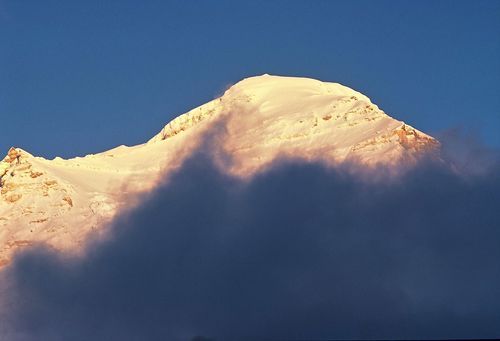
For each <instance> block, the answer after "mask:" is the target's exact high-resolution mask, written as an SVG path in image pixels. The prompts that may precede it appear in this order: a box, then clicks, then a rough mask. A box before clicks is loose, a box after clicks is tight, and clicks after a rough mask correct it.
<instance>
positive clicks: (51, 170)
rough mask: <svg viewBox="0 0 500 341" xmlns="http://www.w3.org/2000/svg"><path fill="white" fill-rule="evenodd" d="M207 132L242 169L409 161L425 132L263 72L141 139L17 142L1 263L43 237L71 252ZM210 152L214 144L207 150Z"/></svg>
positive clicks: (345, 97) (424, 146)
mask: <svg viewBox="0 0 500 341" xmlns="http://www.w3.org/2000/svg"><path fill="white" fill-rule="evenodd" d="M207 134H210V136H213V137H214V138H215V139H212V140H215V141H216V143H215V144H214V145H211V148H214V149H217V151H216V153H215V154H216V155H226V156H228V157H224V158H221V160H223V161H221V160H219V161H221V162H220V166H221V167H222V169H223V170H224V171H227V172H229V173H231V174H233V175H235V176H241V177H249V176H251V175H252V174H254V173H255V172H256V171H259V170H261V169H263V168H264V167H265V166H267V165H269V164H270V163H271V162H272V161H273V160H275V159H276V158H278V157H281V156H288V157H294V158H299V159H304V160H310V161H322V162H324V163H326V164H329V165H338V164H341V163H343V162H346V161H348V162H350V163H352V164H357V165H362V166H363V167H364V168H370V167H374V166H377V165H383V166H387V167H389V168H394V169H396V168H398V167H399V166H401V165H405V166H408V165H410V166H411V165H413V164H415V162H417V160H418V158H419V157H420V156H421V155H422V154H423V153H428V152H431V153H435V152H437V151H438V150H439V143H438V142H437V141H436V140H435V139H433V138H432V137H430V136H428V135H426V134H424V133H422V132H420V131H418V130H416V129H414V128H412V127H410V126H408V125H406V124H404V123H403V122H401V121H397V120H395V119H393V118H391V117H389V116H388V115H386V114H385V113H384V112H383V111H382V110H380V109H379V108H378V107H377V106H376V105H375V104H373V103H371V102H370V100H369V99H368V98H367V97H366V96H364V95H362V94H360V93H359V92H356V91H354V90H352V89H350V88H347V87H345V86H342V85H340V84H337V83H325V82H321V81H318V80H313V79H308V78H294V77H278V76H270V75H263V76H259V77H251V78H247V79H244V80H243V81H241V82H239V83H237V84H235V85H234V86H232V87H231V88H230V89H229V90H227V91H226V92H225V93H224V95H223V96H222V97H220V98H217V99H215V100H213V101H210V102H208V103H206V104H204V105H202V106H200V107H198V108H195V109H193V110H191V111H189V112H188V113H186V114H183V115H181V116H179V117H177V118H176V119H174V120H173V121H171V122H170V123H168V124H167V125H166V126H165V127H164V128H163V129H162V130H161V132H160V133H158V134H157V135H156V136H154V137H153V138H151V139H150V140H149V141H148V142H147V143H144V144H141V145H138V146H133V147H126V146H120V147H117V148H114V149H112V150H109V151H106V152H103V153H99V154H95V155H87V156H85V157H77V158H73V159H69V160H64V159H61V158H55V159H54V160H46V159H44V158H40V157H34V156H32V155H31V154H29V153H28V152H26V151H24V150H22V149H19V148H15V149H12V150H11V151H10V152H9V155H8V156H7V157H6V158H5V159H4V161H2V162H0V178H1V188H0V196H1V198H0V266H2V265H5V264H8V262H9V261H10V259H11V257H12V255H13V252H14V251H15V250H17V249H18V248H20V247H25V246H29V245H31V244H33V243H37V242H44V243H46V244H47V245H49V246H51V247H53V248H56V249H58V250H65V251H71V252H78V251H79V250H81V249H82V248H81V246H82V245H83V243H84V242H85V239H86V238H87V237H88V236H89V233H90V232H91V231H96V232H100V231H102V229H101V227H103V226H104V225H105V224H106V222H108V221H110V219H112V218H113V216H114V215H115V214H117V212H119V211H120V210H121V209H123V208H124V207H125V206H126V205H127V206H128V205H134V204H135V203H136V202H137V201H140V198H141V196H140V194H141V193H146V192H147V191H149V190H150V189H152V188H154V187H155V185H157V184H158V183H159V181H161V180H162V179H164V178H165V176H168V174H169V172H171V171H172V170H173V169H175V168H177V167H179V166H180V165H181V164H182V162H183V160H184V159H185V158H186V157H188V156H189V155H191V153H192V152H193V150H194V149H196V148H197V147H199V146H200V145H203V143H204V142H205V141H206V140H205V139H204V138H205V137H206V135H207ZM214 152H215V150H214Z"/></svg>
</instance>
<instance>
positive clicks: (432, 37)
mask: <svg viewBox="0 0 500 341" xmlns="http://www.w3.org/2000/svg"><path fill="white" fill-rule="evenodd" d="M263 73H270V74H277V75H293V76H306V77H313V78H318V79H321V80H327V81H335V82H340V83H342V84H345V85H347V86H350V87H352V88H354V89H356V90H358V91H361V92H363V93H365V94H366V95H367V96H369V97H370V98H371V99H372V101H374V102H375V103H376V104H378V105H379V106H380V107H381V108H382V109H384V110H385V111H386V112H387V113H389V114H390V115H392V116H393V117H396V118H398V119H400V120H404V121H406V122H408V123H409V124H412V125H414V126H415V127H417V128H419V129H421V130H424V131H426V132H429V133H439V132H440V131H443V130H446V129H449V128H453V127H464V128H466V129H470V130H472V131H475V132H477V133H478V134H479V135H480V136H481V137H482V138H483V139H484V140H485V141H486V142H487V143H488V144H489V145H491V146H496V147H500V1H343V2H340V1H339V2H336V1H311V0H306V1H269V0H268V1H255V0H252V1H240V2H238V1H234V0H232V1H125V0H120V1H91V0H87V1H63V0H61V1H14V0H0V118H1V131H0V151H3V152H1V153H4V152H6V151H7V149H8V147H10V146H11V145H16V146H20V147H22V148H25V149H27V150H28V151H30V152H32V153H34V154H37V155H42V156H46V157H54V156H56V155H60V156H63V157H69V156H76V155H84V154H87V153H94V152H99V151H102V150H105V149H108V148H111V147H114V146H116V145H119V144H128V145H132V144H137V143H141V142H144V141H145V140H147V139H148V138H149V137H151V136H152V135H153V134H155V133H157V131H159V130H160V129H161V128H162V127H163V125H164V124H165V123H166V122H168V121H169V120H170V119H171V118H173V117H175V116H177V115H179V114H181V113H183V112H185V111H187V110H189V109H191V108H193V107H195V106H197V105H199V104H202V103H204V102H206V101H208V100H210V99H212V98H214V97H215V96H217V95H219V94H221V93H222V92H223V90H224V89H225V88H226V87H227V86H228V85H229V84H231V83H235V82H237V81H238V80H240V79H242V78H244V77H248V76H252V75H258V74H263Z"/></svg>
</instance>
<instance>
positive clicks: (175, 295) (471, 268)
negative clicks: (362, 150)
mask: <svg viewBox="0 0 500 341" xmlns="http://www.w3.org/2000/svg"><path fill="white" fill-rule="evenodd" d="M499 169H500V168H499V167H498V166H491V165H489V170H485V171H483V172H481V174H480V175H473V176H466V177H463V176H457V175H455V174H454V173H453V172H450V171H448V170H446V169H445V168H444V167H442V166H440V165H436V164H432V163H425V165H422V166H421V167H419V168H417V169H415V170H414V171H412V172H410V173H409V174H407V175H405V176H404V177H402V178H401V179H399V180H398V181H392V182H390V183H389V182H379V183H377V184H373V183H372V184H368V183H366V182H365V183H364V182H361V181H357V180H356V178H355V177H352V176H350V175H348V174H346V173H344V172H342V171H340V170H332V169H326V168H324V167H322V166H321V165H316V164H300V163H296V162H282V163H280V164H277V165H276V166H275V167H273V168H272V169H270V170H269V171H267V172H265V173H263V174H260V175H259V176H257V177H256V178H254V179H253V180H252V181H251V182H249V183H242V182H239V181H238V180H235V179H233V178H230V177H228V176H225V175H223V174H221V173H220V172H218V171H217V169H216V167H214V166H213V164H212V162H211V161H210V158H209V157H207V156H206V155H204V154H203V153H201V154H198V155H197V156H195V157H193V158H192V159H190V160H189V161H188V162H186V163H185V165H184V166H183V168H182V169H181V170H180V171H179V172H178V173H177V174H176V175H175V176H174V177H173V178H172V179H171V181H170V183H169V185H168V186H163V187H162V188H160V189H159V190H158V191H157V192H156V193H155V194H154V195H153V196H152V197H150V198H149V199H148V200H147V201H146V203H145V204H144V205H143V206H142V207H140V208H138V209H136V210H134V211H133V212H130V213H129V214H128V215H126V216H122V217H120V218H119V220H118V221H116V222H115V223H114V227H113V228H114V229H115V232H114V234H113V239H112V240H110V241H107V242H105V243H101V244H96V245H93V246H90V247H89V251H88V253H89V254H88V256H87V257H86V258H85V259H83V260H80V261H75V260H65V259H62V258H60V257H59V256H57V255H54V254H52V253H50V252H49V251H47V250H43V249H39V250H34V251H30V252H27V253H24V254H22V255H21V256H20V257H18V258H17V260H16V262H15V264H14V265H13V266H11V267H10V268H9V269H8V270H7V271H6V272H5V274H4V275H5V276H6V277H7V279H5V278H4V279H3V280H4V281H5V282H8V283H9V284H10V285H11V288H9V294H8V295H9V298H8V300H9V303H10V304H11V306H10V307H9V312H8V314H6V316H4V317H3V318H2V320H1V321H0V323H1V326H0V328H1V330H2V332H1V333H0V339H7V340H193V339H196V338H195V337H196V336H204V337H207V338H210V339H214V340H246V339H248V340H255V339H268V340H269V339H281V340H282V339H287V340H288V339H332V338H333V339H338V338H342V339H345V338H368V339H370V338H459V337H460V338H472V337H483V338H486V337H500V324H499V322H500V172H499V171H498V170H499ZM2 337H3V338H2ZM200 339H201V338H200Z"/></svg>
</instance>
